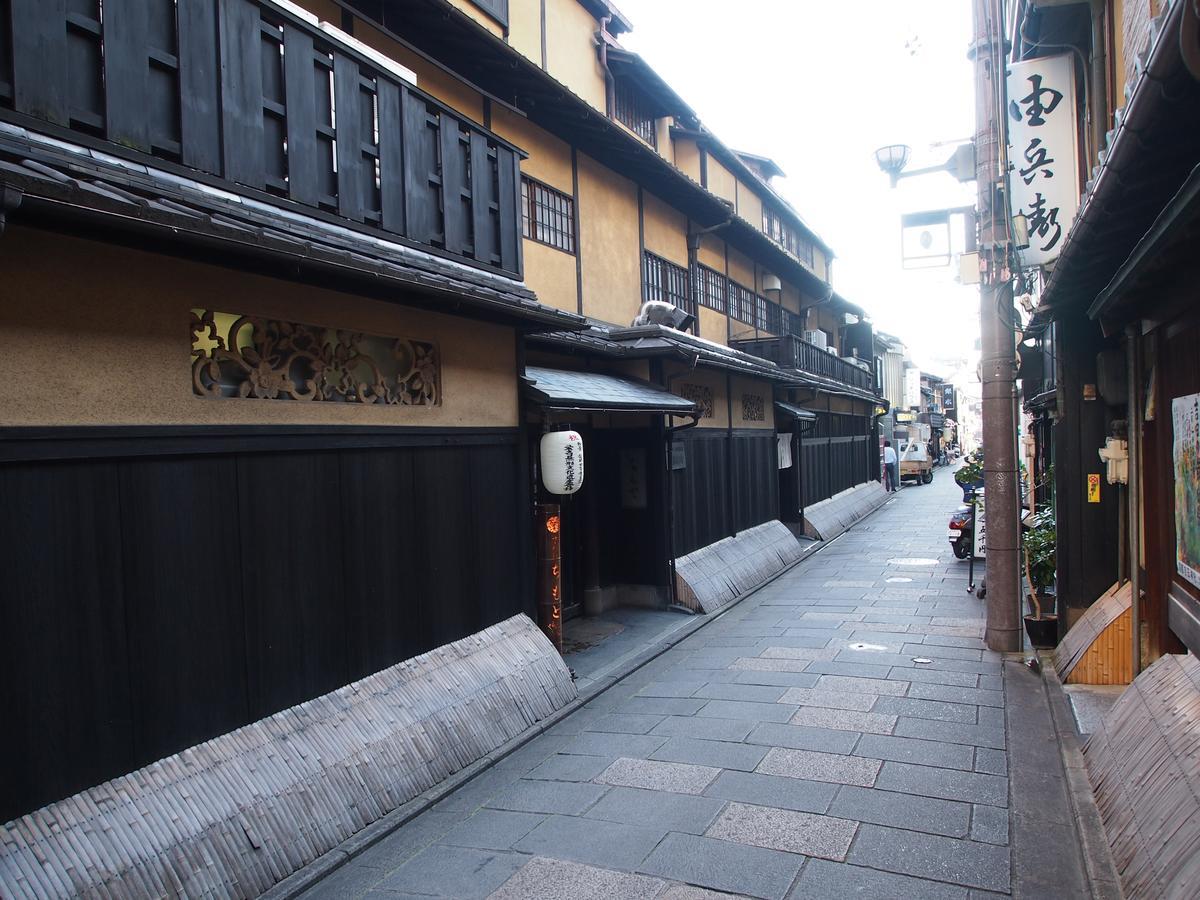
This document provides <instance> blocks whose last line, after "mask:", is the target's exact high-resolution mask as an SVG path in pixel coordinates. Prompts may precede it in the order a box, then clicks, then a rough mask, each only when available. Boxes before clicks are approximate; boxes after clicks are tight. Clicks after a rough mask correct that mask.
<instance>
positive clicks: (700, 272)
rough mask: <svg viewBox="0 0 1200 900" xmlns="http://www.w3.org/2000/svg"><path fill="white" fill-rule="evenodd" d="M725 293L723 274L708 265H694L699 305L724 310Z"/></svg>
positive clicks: (718, 310) (719, 310) (721, 311)
mask: <svg viewBox="0 0 1200 900" xmlns="http://www.w3.org/2000/svg"><path fill="white" fill-rule="evenodd" d="M726 293H727V289H726V280H725V276H724V275H722V274H721V273H720V272H718V271H717V270H716V269H710V268H709V267H708V266H704V265H700V264H697V265H696V299H697V300H698V301H699V303H700V305H701V306H707V307H708V308H709V309H715V310H716V311H717V312H720V313H723V312H725V303H726V296H725V295H726Z"/></svg>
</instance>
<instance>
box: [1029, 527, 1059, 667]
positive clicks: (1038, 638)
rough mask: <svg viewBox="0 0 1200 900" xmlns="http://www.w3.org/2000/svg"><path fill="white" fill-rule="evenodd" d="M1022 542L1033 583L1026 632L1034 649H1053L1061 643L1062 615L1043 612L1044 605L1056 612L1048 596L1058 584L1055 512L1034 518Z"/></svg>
mask: <svg viewBox="0 0 1200 900" xmlns="http://www.w3.org/2000/svg"><path fill="white" fill-rule="evenodd" d="M1022 543H1023V544H1024V548H1023V549H1024V552H1025V578H1026V580H1027V581H1028V582H1029V607H1030V609H1031V611H1032V614H1031V615H1027V616H1025V632H1026V633H1027V634H1028V635H1029V642H1030V643H1031V644H1032V645H1033V646H1034V647H1053V646H1055V645H1056V644H1057V643H1058V616H1057V615H1055V614H1054V613H1050V612H1044V611H1043V606H1048V607H1049V608H1051V609H1053V605H1052V604H1053V597H1052V596H1050V595H1049V594H1048V591H1049V589H1050V588H1051V587H1052V586H1053V584H1054V568H1055V558H1056V554H1057V550H1058V531H1057V528H1056V526H1055V524H1054V510H1053V509H1045V510H1043V511H1042V512H1040V513H1038V514H1037V515H1035V516H1034V517H1033V520H1032V522H1031V523H1030V526H1029V528H1028V529H1027V530H1026V532H1025V536H1024V540H1023V542H1022Z"/></svg>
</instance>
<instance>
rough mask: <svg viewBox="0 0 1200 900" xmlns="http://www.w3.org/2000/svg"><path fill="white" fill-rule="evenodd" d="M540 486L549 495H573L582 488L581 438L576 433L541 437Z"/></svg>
mask: <svg viewBox="0 0 1200 900" xmlns="http://www.w3.org/2000/svg"><path fill="white" fill-rule="evenodd" d="M541 458H542V484H544V485H545V486H546V490H548V491H549V492H550V493H551V494H573V493H575V492H576V491H577V490H579V489H580V488H581V487H582V486H583V438H581V437H580V436H579V432H577V431H551V432H549V433H548V434H543V435H542V446H541Z"/></svg>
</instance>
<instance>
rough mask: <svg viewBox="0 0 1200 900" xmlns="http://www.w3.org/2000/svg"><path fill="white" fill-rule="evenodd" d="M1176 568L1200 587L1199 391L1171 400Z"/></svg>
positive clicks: (1183, 577)
mask: <svg viewBox="0 0 1200 900" xmlns="http://www.w3.org/2000/svg"><path fill="white" fill-rule="evenodd" d="M1171 427H1172V432H1173V435H1172V436H1173V437H1174V441H1173V442H1172V453H1171V455H1172V461H1173V462H1174V464H1175V571H1176V572H1178V573H1179V577H1180V578H1182V579H1183V580H1184V581H1186V582H1188V583H1189V584H1192V585H1195V586H1196V587H1200V394H1189V395H1187V396H1186V397H1174V398H1172V400H1171Z"/></svg>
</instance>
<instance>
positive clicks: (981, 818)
mask: <svg viewBox="0 0 1200 900" xmlns="http://www.w3.org/2000/svg"><path fill="white" fill-rule="evenodd" d="M971 840H973V841H984V842H985V843H988V844H1007V843H1008V810H1007V809H1002V808H1001V807H999V806H981V805H978V804H976V806H975V807H974V811H973V812H972V814H971Z"/></svg>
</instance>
